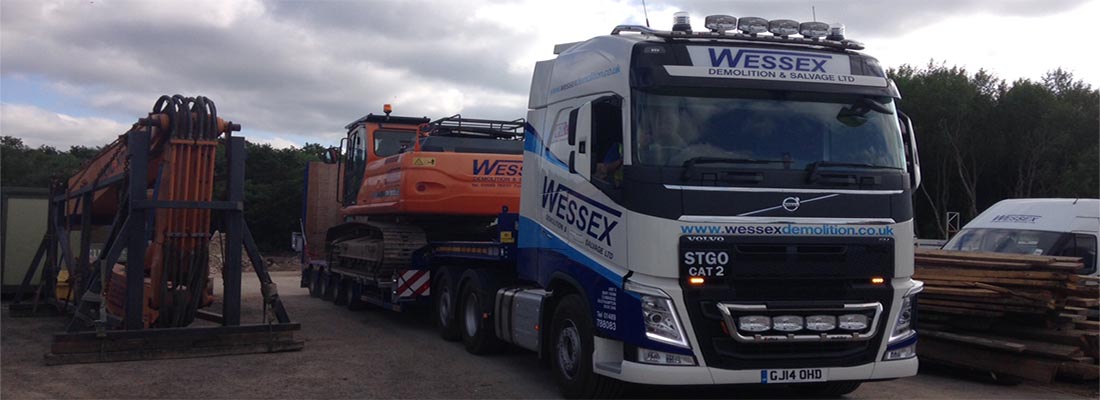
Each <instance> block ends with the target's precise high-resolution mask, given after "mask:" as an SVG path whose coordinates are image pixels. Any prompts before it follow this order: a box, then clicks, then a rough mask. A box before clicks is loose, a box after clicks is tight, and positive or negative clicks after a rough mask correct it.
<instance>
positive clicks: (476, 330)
mask: <svg viewBox="0 0 1100 400" xmlns="http://www.w3.org/2000/svg"><path fill="white" fill-rule="evenodd" d="M482 286H483V284H482V283H481V282H480V280H479V279H477V277H476V276H475V277H474V278H472V279H468V280H467V281H466V284H465V285H463V289H462V297H461V299H462V300H461V302H459V303H458V305H459V307H458V308H459V309H460V310H461V311H460V312H459V313H458V315H456V317H457V321H458V324H457V325H458V328H459V329H458V330H459V333H460V334H461V335H462V344H464V345H466V351H468V352H470V353H471V354H490V353H493V352H496V351H497V350H499V349H500V348H501V345H502V343H501V341H500V339H497V335H496V329H495V328H494V327H493V319H492V318H491V317H489V318H487V317H486V316H487V315H489V316H491V315H492V312H493V302H494V298H493V295H494V294H495V293H494V292H493V291H492V290H489V289H490V288H483V287H482Z"/></svg>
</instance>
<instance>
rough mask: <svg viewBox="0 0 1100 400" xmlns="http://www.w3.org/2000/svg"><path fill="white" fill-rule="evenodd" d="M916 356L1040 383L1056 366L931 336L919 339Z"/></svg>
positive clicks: (1044, 381)
mask: <svg viewBox="0 0 1100 400" xmlns="http://www.w3.org/2000/svg"><path fill="white" fill-rule="evenodd" d="M917 355H918V356H919V357H920V359H921V361H922V362H923V361H931V362H939V363H943V364H948V365H954V366H961V367H966V368H971V369H976V370H980V371H992V372H995V373H997V374H999V375H1007V376H1014V377H1017V378H1021V379H1027V380H1031V381H1036V382H1041V383H1049V382H1050V381H1051V380H1053V379H1054V375H1055V374H1056V373H1057V372H1058V367H1059V366H1060V364H1059V363H1056V362H1050V361H1043V360H1036V359H1034V358H1031V357H1026V356H1022V355H1020V354H1012V353H1006V352H1003V351H997V350H990V349H983V348H980V347H975V346H972V345H968V344H962V343H954V342H950V341H946V340H942V339H936V338H931V337H928V338H922V339H921V342H920V345H918V346H917Z"/></svg>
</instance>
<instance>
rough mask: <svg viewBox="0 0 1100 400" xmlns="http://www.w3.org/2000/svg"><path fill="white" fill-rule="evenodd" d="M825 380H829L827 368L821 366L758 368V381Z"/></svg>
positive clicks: (792, 381)
mask: <svg viewBox="0 0 1100 400" xmlns="http://www.w3.org/2000/svg"><path fill="white" fill-rule="evenodd" d="M827 380H829V373H828V370H825V369H822V368H801V369H762V370H760V383H794V382H824V381H827Z"/></svg>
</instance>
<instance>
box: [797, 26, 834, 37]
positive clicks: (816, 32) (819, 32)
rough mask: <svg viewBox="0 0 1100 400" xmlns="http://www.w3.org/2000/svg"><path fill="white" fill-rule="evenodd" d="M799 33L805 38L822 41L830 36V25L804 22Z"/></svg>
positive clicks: (799, 28) (799, 27)
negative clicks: (821, 39)
mask: <svg viewBox="0 0 1100 400" xmlns="http://www.w3.org/2000/svg"><path fill="white" fill-rule="evenodd" d="M798 33H799V34H801V35H802V36H803V37H807V38H811V39H820V38H823V37H825V36H826V35H828V34H829V24H826V23H824V22H803V23H802V25H799V26H798Z"/></svg>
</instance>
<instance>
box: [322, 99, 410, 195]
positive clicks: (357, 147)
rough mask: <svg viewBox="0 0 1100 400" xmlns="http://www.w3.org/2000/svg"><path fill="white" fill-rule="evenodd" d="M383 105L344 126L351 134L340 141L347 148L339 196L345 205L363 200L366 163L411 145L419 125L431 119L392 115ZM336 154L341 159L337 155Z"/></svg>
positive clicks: (397, 152)
mask: <svg viewBox="0 0 1100 400" xmlns="http://www.w3.org/2000/svg"><path fill="white" fill-rule="evenodd" d="M384 109H385V114H384V115H375V114H367V115H366V116H365V117H362V118H359V119H358V120H355V122H352V123H350V124H348V125H347V126H345V127H344V128H345V129H347V130H348V135H347V138H345V139H344V140H343V141H341V142H342V144H343V151H344V163H343V164H344V165H342V166H341V168H340V170H341V173H342V176H343V182H341V183H342V185H341V187H342V188H343V189H344V190H343V192H342V193H341V196H340V198H339V199H340V202H341V204H343V205H344V207H349V206H354V205H356V204H359V203H360V200H359V191H360V188H361V187H362V185H363V178H364V172H365V171H366V168H367V164H369V163H372V162H374V161H377V160H381V159H383V158H386V157H390V156H393V155H396V154H400V153H403V152H405V151H408V150H409V149H411V148H412V147H413V146H414V143H415V142H416V137H417V129H418V128H419V127H420V125H422V124H426V123H428V121H429V120H428V118H427V117H420V118H415V117H398V116H391V115H390V110H391V108H390V105H389V104H386V106H385V108H384ZM333 158H335V159H336V160H339V157H338V156H337V157H333Z"/></svg>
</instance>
